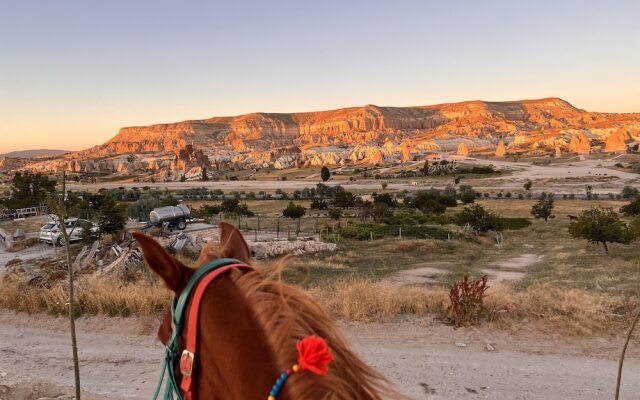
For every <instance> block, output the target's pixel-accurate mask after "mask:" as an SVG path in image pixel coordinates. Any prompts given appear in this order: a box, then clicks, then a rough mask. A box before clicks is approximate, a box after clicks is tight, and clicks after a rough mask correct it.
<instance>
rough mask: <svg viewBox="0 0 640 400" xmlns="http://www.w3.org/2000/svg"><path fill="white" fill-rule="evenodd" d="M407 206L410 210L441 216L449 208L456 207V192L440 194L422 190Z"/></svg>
mask: <svg viewBox="0 0 640 400" xmlns="http://www.w3.org/2000/svg"><path fill="white" fill-rule="evenodd" d="M452 196H453V197H452ZM407 204H408V206H409V207H410V208H416V209H418V210H420V211H422V212H428V213H437V214H441V213H443V212H445V210H446V209H447V207H455V206H456V199H455V191H453V192H451V191H449V192H447V193H440V192H439V191H438V190H435V189H432V190H421V191H419V192H417V193H416V194H415V195H414V196H413V197H412V198H411V199H410V200H409V202H408V203H407Z"/></svg>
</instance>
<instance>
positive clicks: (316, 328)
mask: <svg viewBox="0 0 640 400" xmlns="http://www.w3.org/2000/svg"><path fill="white" fill-rule="evenodd" d="M236 284H237V285H238V287H239V288H240V290H241V291H242V292H243V293H244V295H245V296H246V300H247V302H248V303H249V304H250V305H251V306H252V307H253V309H254V311H255V315H256V317H257V318H258V320H259V321H260V323H261V324H262V326H263V328H264V333H265V335H266V337H267V340H268V341H269V344H270V346H271V348H272V349H273V354H274V356H275V359H276V362H277V365H278V368H279V369H280V370H281V371H285V370H286V369H288V368H291V366H292V365H293V364H295V363H296V362H297V359H298V352H297V349H296V344H297V342H298V341H299V340H301V339H302V338H304V337H307V336H309V335H317V336H319V337H322V338H324V339H325V340H326V341H327V344H328V345H329V348H330V350H331V353H332V355H333V362H332V363H331V364H330V366H329V373H328V374H327V375H326V376H318V375H315V374H313V373H311V372H308V371H302V372H299V373H297V374H294V375H293V376H291V377H290V378H289V379H288V380H287V383H286V384H285V385H284V389H283V395H284V396H285V398H291V399H327V400H329V399H330V400H353V399H359V400H381V399H383V398H394V399H404V398H405V397H403V396H401V395H399V394H398V393H396V392H394V391H393V390H391V389H389V387H390V386H391V384H390V383H389V382H388V381H387V380H386V379H385V378H384V377H383V376H382V375H380V374H379V373H378V372H376V371H374V370H373V369H372V368H370V367H369V366H367V365H366V364H365V363H364V362H362V361H361V360H360V359H359V358H358V357H357V356H356V355H355V354H354V353H353V352H352V351H351V350H350V349H349V347H348V346H347V341H346V339H345V338H344V336H343V335H342V333H341V332H340V331H339V329H338V328H337V326H336V325H335V323H334V322H333V320H332V319H331V317H330V316H329V315H328V314H327V312H326V311H325V310H323V309H322V307H320V306H319V305H318V304H317V303H316V301H315V300H313V299H312V298H311V296H309V295H308V294H307V293H305V292H304V291H302V290H301V289H298V288H296V287H293V286H290V285H287V284H284V283H282V282H281V281H280V280H274V279H270V278H264V277H263V276H262V274H261V273H259V272H250V273H246V274H243V275H241V276H240V277H239V278H237V279H236ZM383 395H384V397H383Z"/></svg>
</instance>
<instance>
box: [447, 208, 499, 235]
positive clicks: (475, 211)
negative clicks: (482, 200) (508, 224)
mask: <svg viewBox="0 0 640 400" xmlns="http://www.w3.org/2000/svg"><path fill="white" fill-rule="evenodd" d="M456 219H457V221H458V225H466V224H469V225H470V226H471V228H473V230H476V231H480V232H487V231H498V230H501V229H502V225H501V223H500V217H499V216H497V215H496V214H493V213H491V212H488V211H487V210H485V209H484V207H482V206H481V205H479V204H474V205H471V206H467V207H465V208H464V209H463V210H462V212H460V213H458V214H457V215H456Z"/></svg>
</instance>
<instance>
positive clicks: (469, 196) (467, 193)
mask: <svg viewBox="0 0 640 400" xmlns="http://www.w3.org/2000/svg"><path fill="white" fill-rule="evenodd" d="M467 188H468V189H467ZM467 188H465V189H461V192H460V201H462V202H463V203H464V204H471V203H473V202H474V201H475V200H476V192H475V191H474V190H473V189H472V188H471V186H467Z"/></svg>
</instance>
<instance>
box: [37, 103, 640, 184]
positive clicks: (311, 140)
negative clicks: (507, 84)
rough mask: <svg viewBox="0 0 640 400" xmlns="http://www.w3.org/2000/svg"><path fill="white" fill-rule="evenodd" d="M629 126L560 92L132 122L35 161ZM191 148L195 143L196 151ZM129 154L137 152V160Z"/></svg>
mask: <svg viewBox="0 0 640 400" xmlns="http://www.w3.org/2000/svg"><path fill="white" fill-rule="evenodd" d="M627 131H629V132H638V131H640V114H611V113H595V112H587V111H584V110H581V109H578V108H576V107H574V106H572V105H571V104H569V103H568V102H566V101H564V100H562V99H559V98H546V99H538V100H522V101H507V102H487V101H467V102H460V103H450V104H438V105H430V106H417V107H380V106H375V105H366V106H363V107H351V108H343V109H337V110H329V111H319V112H306V113H289V114H286V113H252V114H246V115H239V116H233V117H213V118H209V119H202V120H191V121H183V122H177V123H167V124H156V125H150V126H136V127H126V128H122V129H120V131H119V132H118V134H117V135H116V136H114V137H113V138H112V139H111V140H109V141H108V142H106V143H104V144H102V145H99V146H95V147H93V148H90V149H87V150H85V151H81V152H77V153H73V154H66V155H64V156H63V157H61V158H58V159H54V160H46V161H41V162H35V163H33V164H30V165H28V166H27V168H30V169H33V170H37V171H42V172H56V171H57V172H59V171H62V170H65V171H68V172H76V173H81V172H109V173H111V172H113V173H120V174H135V173H137V172H140V171H147V172H149V171H156V172H160V171H164V170H165V169H170V170H171V173H169V174H165V175H167V176H180V175H181V174H185V173H188V172H189V171H190V170H191V169H192V168H196V167H201V166H203V165H206V166H207V168H209V167H208V165H209V163H210V164H211V168H212V169H213V168H215V169H218V168H219V167H220V165H222V167H223V168H226V167H229V168H234V169H238V168H239V169H243V168H256V167H266V166H268V167H275V168H291V167H295V166H298V165H312V166H321V165H343V164H347V163H354V164H360V163H362V164H381V163H385V164H386V163H398V162H408V161H411V160H413V159H414V158H416V157H422V156H426V155H427V154H429V153H431V152H442V151H446V152H457V153H458V154H461V155H468V154H469V152H470V151H473V152H474V153H482V154H491V153H493V152H495V155H496V156H497V157H504V156H505V155H506V150H507V149H506V145H505V143H508V144H509V146H508V147H509V151H510V152H511V151H513V152H517V153H518V154H527V153H536V154H545V153H546V154H550V153H552V152H554V150H555V149H556V148H562V150H563V151H564V150H567V151H570V152H575V153H579V154H588V153H589V152H590V151H591V145H590V139H591V140H593V141H594V149H596V150H597V149H599V146H600V144H601V143H602V142H605V141H606V143H605V145H604V150H605V151H623V147H624V142H626V141H627V140H628V136H625V133H624V132H627ZM611 132H615V133H614V134H611ZM497 140H500V141H501V142H500V144H499V145H498V148H497V149H496V148H495V143H496V141H497ZM184 149H192V150H193V151H191V152H190V154H191V155H190V156H188V157H186V156H184V155H181V154H183V153H184ZM283 149H284V150H283ZM291 149H297V151H290V150H291ZM126 155H137V159H136V160H135V161H133V162H129V161H127V160H126Z"/></svg>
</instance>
